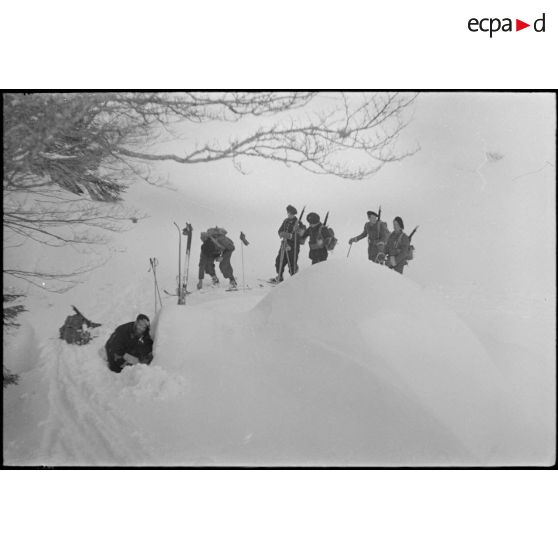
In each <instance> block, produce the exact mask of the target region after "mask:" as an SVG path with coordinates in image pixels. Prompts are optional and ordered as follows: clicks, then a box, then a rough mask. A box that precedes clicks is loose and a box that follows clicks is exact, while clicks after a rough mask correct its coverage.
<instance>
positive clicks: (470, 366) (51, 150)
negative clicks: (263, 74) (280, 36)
mask: <svg viewBox="0 0 558 558" xmlns="http://www.w3.org/2000/svg"><path fill="white" fill-rule="evenodd" d="M3 119H4V127H3V144H4V167H3V180H4V202H3V212H4V213H3V215H4V218H3V256H4V257H3V285H4V288H3V291H4V335H3V349H4V351H3V463H4V465H7V466H16V467H17V466H19V467H35V466H47V467H184V468H198V467H210V468H223V467H224V468H227V467H247V468H259V467H265V468H274V467H288V468H292V467H295V468H301V467H302V468H305V467H330V468H337V467H340V468H346V467H373V468H375V467H378V468H391V467H397V468H399V467H411V468H420V467H446V468H447V467H550V466H552V465H553V464H554V462H555V459H556V372H555V332H556V314H555V308H556V298H555V282H556V241H555V238H556V214H555V204H556V96H555V94H553V93H545V92H511V91H500V92H491V91H416V92H415V91H408V90H403V91H396V90H388V91H377V90H370V91H366V90H364V91H360V90H358V91H354V90H339V91H332V90H311V91H306V90H294V91H291V90H262V91H255V90H250V91H242V90H223V91H215V90H205V91H204V90H201V91H193V90H190V91H176V90H174V91H162V90H153V91H144V90H136V91H133V90H127V91H124V90H117V91H105V90H91V91H48V92H47V91H21V90H19V91H14V92H9V91H5V92H4V93H3Z"/></svg>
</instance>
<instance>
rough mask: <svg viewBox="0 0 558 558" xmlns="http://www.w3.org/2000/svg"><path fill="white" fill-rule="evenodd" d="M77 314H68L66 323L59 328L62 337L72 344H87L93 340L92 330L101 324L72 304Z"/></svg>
mask: <svg viewBox="0 0 558 558" xmlns="http://www.w3.org/2000/svg"><path fill="white" fill-rule="evenodd" d="M72 308H73V309H74V311H75V314H74V315H72V316H68V317H67V318H66V320H65V321H64V325H63V326H62V327H61V328H60V329H59V331H60V339H64V341H66V343H69V344H70V345H86V344H87V343H89V341H91V331H90V328H91V329H93V328H95V327H99V326H100V325H101V324H96V323H95V322H91V321H90V320H88V319H87V318H86V317H85V316H84V315H83V314H82V313H81V312H80V311H79V310H78V309H77V308H76V307H75V306H72Z"/></svg>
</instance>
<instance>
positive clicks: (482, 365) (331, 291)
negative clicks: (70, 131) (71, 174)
mask: <svg viewBox="0 0 558 558" xmlns="http://www.w3.org/2000/svg"><path fill="white" fill-rule="evenodd" d="M175 300H176V299H172V298H170V297H169V298H168V299H167V301H166V303H165V307H164V309H163V310H162V311H161V312H160V313H159V315H158V317H157V320H156V323H155V324H154V330H155V359H154V361H153V363H152V365H151V366H149V367H148V366H143V365H139V366H135V367H131V368H129V369H127V370H126V371H125V372H124V373H123V374H120V375H115V374H113V373H111V372H110V371H108V369H107V368H106V367H105V364H104V362H103V360H102V358H101V357H100V355H99V349H100V347H102V345H103V344H104V341H105V340H106V336H107V335H108V334H109V333H110V328H104V329H103V330H102V331H101V335H100V337H99V338H98V339H96V340H95V342H94V343H92V344H90V345H88V346H84V347H74V346H68V345H66V344H64V343H63V342H61V341H58V340H51V341H50V342H49V343H48V344H47V345H46V346H45V347H44V348H43V351H42V355H41V359H40V361H41V363H40V364H39V366H38V367H37V368H35V369H34V370H33V371H32V372H31V373H28V374H26V375H25V377H24V382H23V384H22V385H21V386H17V387H14V388H12V389H13V390H14V392H13V393H14V394H15V393H20V394H21V397H23V398H24V399H25V400H26V401H27V402H28V404H27V406H26V405H23V406H22V407H23V410H22V409H20V408H18V406H17V405H16V402H17V399H14V400H12V401H11V402H10V401H8V402H7V406H6V409H5V413H4V416H5V418H6V426H5V444H4V449H5V453H4V457H5V460H6V463H20V464H49V465H66V464H77V465H80V464H81V465H87V464H92V465H95V464H96V465H113V464H116V465H149V464H155V465H330V466H333V465H345V466H348V465H372V466H373V465H384V466H389V465H411V466H413V465H414V466H417V465H513V464H549V463H550V462H552V460H553V456H552V455H549V454H548V451H549V450H548V448H549V447H552V443H551V436H552V433H550V432H549V429H548V428H541V425H543V424H548V421H549V420H550V418H551V415H552V410H553V399H552V397H553V395H552V393H551V392H549V391H545V392H542V391H543V390H542V387H540V386H542V385H543V384H544V383H543V382H531V383H529V384H528V387H526V385H525V384H524V383H523V384H522V383H521V382H520V381H518V377H519V376H520V375H521V374H523V369H521V367H516V368H514V367H513V366H511V367H509V368H504V367H501V366H500V367H499V366H497V364H495V362H494V361H493V360H492V359H491V356H489V354H488V353H487V352H486V350H485V347H484V346H483V345H482V344H481V343H480V342H479V340H478V339H477V338H476V337H475V335H474V334H473V333H472V332H471V330H470V329H469V328H468V327H467V326H466V325H465V324H464V323H463V322H462V321H461V320H460V319H459V318H458V317H457V315H455V314H454V313H453V312H452V311H451V310H450V309H449V308H447V307H446V306H445V305H444V304H443V303H442V302H441V301H440V300H439V299H437V298H436V297H435V296H433V295H431V294H428V293H427V292H426V291H424V290H423V289H422V288H420V287H419V286H418V285H417V284H415V283H414V282H413V281H412V280H411V279H409V278H407V277H401V276H400V275H398V274H397V273H395V272H393V271H390V270H388V269H386V268H383V267H381V266H377V265H373V264H371V263H370V262H368V261H366V260H364V261H363V260H362V259H359V260H357V259H353V260H347V259H337V260H333V261H329V262H325V263H322V264H319V265H316V266H312V267H311V268H308V269H305V270H303V271H301V272H300V273H299V274H298V275H297V276H296V277H294V278H289V279H288V280H286V281H285V282H284V283H283V284H281V285H279V286H277V287H275V288H272V287H265V288H261V289H260V288H255V289H252V290H251V291H247V292H242V291H239V292H237V293H224V292H223V291H222V290H219V289H217V290H214V291H210V292H206V293H204V294H198V293H196V294H194V295H192V296H191V297H189V298H188V305H187V306H177V305H176V304H175ZM113 310H114V309H113ZM44 383H47V384H48V386H43V387H41V385H42V384H44ZM537 386H539V387H537ZM45 392H48V405H47V404H46V402H44V401H43V405H42V406H41V405H40V404H38V403H39V402H40V401H41V400H42V399H41V393H45ZM541 392H542V393H541ZM33 400H35V401H34V402H33ZM533 401H537V402H538V404H537V405H536V409H534V406H533V404H532V402H533ZM23 412H25V413H27V414H26V418H23V417H22V413H23ZM22 428H26V429H28V430H29V431H28V432H26V433H25V435H22V434H23V433H22Z"/></svg>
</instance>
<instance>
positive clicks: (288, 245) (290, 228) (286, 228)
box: [271, 205, 306, 283]
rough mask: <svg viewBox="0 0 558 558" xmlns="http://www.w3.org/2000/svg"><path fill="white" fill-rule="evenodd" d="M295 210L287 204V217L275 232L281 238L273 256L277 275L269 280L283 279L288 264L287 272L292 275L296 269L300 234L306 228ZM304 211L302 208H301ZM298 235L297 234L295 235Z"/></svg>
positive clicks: (302, 241)
mask: <svg viewBox="0 0 558 558" xmlns="http://www.w3.org/2000/svg"><path fill="white" fill-rule="evenodd" d="M297 213H298V212H297V210H296V208H295V207H293V206H292V205H288V206H287V218H286V219H285V220H284V221H283V222H282V223H281V226H280V227H279V230H278V231H277V234H278V235H279V237H280V238H281V246H280V247H279V253H278V254H277V257H276V258H275V270H276V271H277V276H276V277H275V278H274V279H272V280H271V282H272V283H280V282H281V281H283V274H284V272H285V267H287V266H288V269H289V274H290V275H294V274H295V273H296V272H297V271H298V254H299V252H300V244H301V243H302V244H303V243H304V239H302V235H303V234H304V231H305V230H306V227H305V225H304V224H302V223H301V222H300V221H299V219H298V218H297V216H296V214H297ZM302 213H304V209H303V210H302ZM295 235H298V236H295Z"/></svg>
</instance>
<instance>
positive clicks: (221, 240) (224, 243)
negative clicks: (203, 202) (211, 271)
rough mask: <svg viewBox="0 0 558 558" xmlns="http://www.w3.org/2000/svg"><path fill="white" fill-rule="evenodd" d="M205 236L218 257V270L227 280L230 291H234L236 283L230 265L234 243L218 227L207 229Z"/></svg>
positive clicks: (224, 231)
mask: <svg viewBox="0 0 558 558" xmlns="http://www.w3.org/2000/svg"><path fill="white" fill-rule="evenodd" d="M207 236H208V237H209V238H210V239H211V240H212V241H213V243H214V244H215V246H216V248H217V250H219V253H220V255H219V256H218V257H217V261H218V262H219V269H220V270H221V273H222V274H223V276H224V277H225V279H228V280H229V284H230V287H231V289H236V287H237V283H236V279H235V278H234V274H233V268H232V264H231V256H232V253H233V252H234V242H233V241H232V240H231V239H230V238H229V237H228V236H227V231H226V230H225V229H222V228H220V227H213V228H211V229H207Z"/></svg>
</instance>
